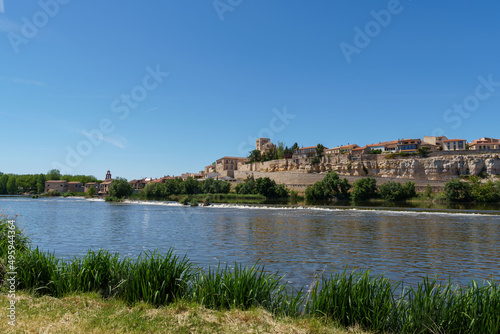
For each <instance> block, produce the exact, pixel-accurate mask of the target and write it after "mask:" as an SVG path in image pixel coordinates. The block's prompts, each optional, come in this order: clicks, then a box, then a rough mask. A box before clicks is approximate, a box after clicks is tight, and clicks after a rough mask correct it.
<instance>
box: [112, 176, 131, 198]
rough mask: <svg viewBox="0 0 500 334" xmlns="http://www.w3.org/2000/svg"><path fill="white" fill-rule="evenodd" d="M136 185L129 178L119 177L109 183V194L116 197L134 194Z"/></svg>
mask: <svg viewBox="0 0 500 334" xmlns="http://www.w3.org/2000/svg"><path fill="white" fill-rule="evenodd" d="M133 192H134V187H133V186H132V185H131V184H130V183H128V182H127V179H124V178H121V177H118V178H116V179H114V180H113V181H112V182H111V184H110V185H109V196H111V197H116V198H124V197H127V196H130V195H132V193H133Z"/></svg>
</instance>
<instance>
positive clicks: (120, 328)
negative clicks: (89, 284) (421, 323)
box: [0, 292, 365, 334]
mask: <svg viewBox="0 0 500 334" xmlns="http://www.w3.org/2000/svg"><path fill="white" fill-rule="evenodd" d="M16 299H17V303H16V306H17V314H16V318H17V319H16V320H17V322H16V327H14V328H13V327H12V326H10V325H8V323H7V321H0V333H19V332H21V333H24V332H26V333H31V332H40V333H56V332H57V333H64V332H65V333H193V332H194V333H318V334H319V333H325V334H344V333H360V334H361V333H365V332H363V331H361V330H360V329H359V328H352V329H343V328H339V326H338V325H336V324H335V323H332V322H331V321H327V320H325V319H317V318H309V319H296V318H290V317H275V316H273V315H272V314H270V313H269V312H267V311H265V310H263V309H262V308H252V309H249V310H246V311H242V310H238V309H231V310H224V311H218V310H210V309H207V308H205V307H203V306H201V305H200V304H197V303H192V302H186V301H182V300H181V301H177V302H174V303H172V304H170V305H168V306H163V307H154V306H152V305H150V304H147V303H137V304H135V305H134V306H130V305H128V304H127V303H125V302H124V301H122V300H120V299H116V298H112V299H103V298H102V297H101V296H100V295H98V294H96V293H73V294H69V295H65V296H64V297H62V298H54V297H49V296H43V297H34V296H33V295H31V294H28V293H26V292H21V293H19V294H18V295H17V297H16ZM0 303H1V304H2V305H7V303H9V299H8V297H7V296H6V295H0Z"/></svg>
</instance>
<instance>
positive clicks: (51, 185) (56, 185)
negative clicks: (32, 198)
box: [45, 180, 68, 193]
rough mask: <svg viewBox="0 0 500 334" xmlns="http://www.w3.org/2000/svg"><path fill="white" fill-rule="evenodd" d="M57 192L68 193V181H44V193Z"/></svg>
mask: <svg viewBox="0 0 500 334" xmlns="http://www.w3.org/2000/svg"><path fill="white" fill-rule="evenodd" d="M50 191H58V192H60V193H65V192H67V191H68V181H66V180H49V181H45V192H46V193H48V192H50Z"/></svg>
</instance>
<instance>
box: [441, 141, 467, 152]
mask: <svg viewBox="0 0 500 334" xmlns="http://www.w3.org/2000/svg"><path fill="white" fill-rule="evenodd" d="M465 145H466V140H465V139H446V140H443V146H442V147H443V150H444V151H457V150H465Z"/></svg>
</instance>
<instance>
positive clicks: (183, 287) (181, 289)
mask: <svg viewBox="0 0 500 334" xmlns="http://www.w3.org/2000/svg"><path fill="white" fill-rule="evenodd" d="M193 275H194V270H193V265H192V263H191V262H189V260H188V259H187V258H186V257H185V256H184V257H183V258H181V257H179V256H177V255H175V254H174V252H173V250H172V249H170V250H169V251H168V252H167V253H166V254H160V253H159V252H156V251H155V252H147V253H146V254H145V255H142V256H139V258H138V259H137V261H136V262H135V263H131V269H130V273H129V276H128V278H127V281H126V282H125V283H124V288H123V294H122V297H123V298H124V299H125V300H126V301H127V302H129V303H135V302H139V301H144V302H148V303H151V304H153V305H165V304H168V303H170V302H173V301H174V300H176V299H181V298H183V297H185V296H187V295H188V287H189V282H190V281H191V279H192V278H193Z"/></svg>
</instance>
